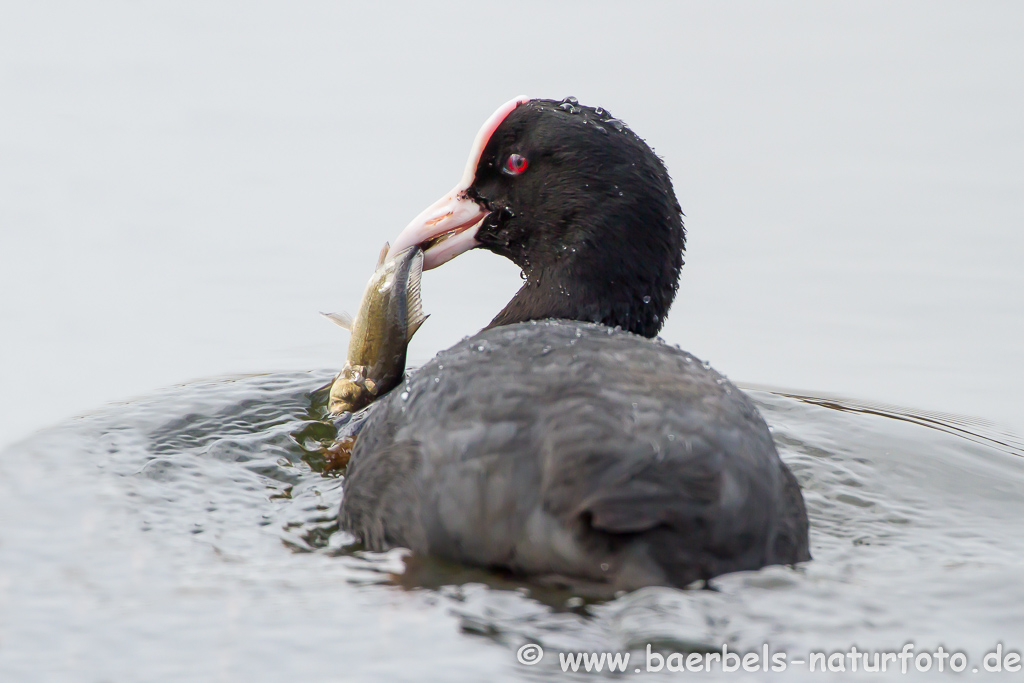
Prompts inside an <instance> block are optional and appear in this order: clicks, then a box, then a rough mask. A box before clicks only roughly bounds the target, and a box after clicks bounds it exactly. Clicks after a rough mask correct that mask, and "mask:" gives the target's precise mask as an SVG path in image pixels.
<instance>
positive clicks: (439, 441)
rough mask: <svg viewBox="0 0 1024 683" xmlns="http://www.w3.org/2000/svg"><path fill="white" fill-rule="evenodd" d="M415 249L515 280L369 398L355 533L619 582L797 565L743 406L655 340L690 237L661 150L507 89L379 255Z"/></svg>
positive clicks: (758, 432)
mask: <svg viewBox="0 0 1024 683" xmlns="http://www.w3.org/2000/svg"><path fill="white" fill-rule="evenodd" d="M412 244H419V245H422V246H423V247H424V249H425V250H426V252H425V268H434V267H436V266H438V265H440V264H442V263H444V262H445V261H447V260H449V259H451V258H454V257H455V256H457V255H458V254H460V253H462V252H464V251H467V250H468V249H472V248H474V247H483V248H485V249H488V250H490V251H493V252H494V253H496V254H500V255H502V256H505V257H506V258H509V259H511V260H512V261H513V262H515V263H516V265H518V266H520V267H521V268H522V269H523V273H524V275H525V278H526V281H525V283H524V284H523V286H522V289H520V290H519V292H518V293H517V294H516V296H515V297H514V298H513V299H512V301H511V302H509V304H508V305H507V306H506V307H505V308H504V310H502V311H501V312H500V313H499V314H498V316H497V317H496V318H495V319H494V321H493V322H492V323H491V324H490V325H489V326H488V328H487V329H485V330H484V331H482V332H480V333H479V334H477V335H476V336H474V337H471V338H469V339H467V340H465V341H463V342H462V343H460V344H457V345H456V346H454V347H453V348H451V349H448V350H447V351H444V352H442V353H440V354H438V356H437V357H436V358H434V359H433V360H432V361H430V362H429V363H427V364H426V365H424V366H423V367H422V368H420V369H419V370H418V371H416V373H415V374H414V375H413V376H412V377H411V378H410V379H408V380H407V381H406V382H405V383H404V384H403V385H400V386H399V387H398V388H396V389H395V390H394V391H392V392H391V393H390V394H389V395H388V396H386V397H385V398H384V399H382V400H381V401H380V402H378V404H376V405H375V406H374V407H373V409H372V413H371V414H370V415H369V417H368V418H367V420H366V422H365V425H364V427H363V430H362V432H361V434H360V437H359V439H358V441H357V443H356V446H355V448H354V450H353V454H352V459H351V461H350V463H349V466H348V472H347V476H346V481H345V497H344V501H343V502H342V505H341V513H340V523H341V526H342V527H343V528H345V529H348V530H349V531H351V532H352V533H354V534H355V535H356V536H358V537H359V538H360V539H361V540H362V541H363V543H364V544H365V545H366V546H367V547H368V548H371V549H385V548H388V547H393V546H402V547H406V548H410V549H412V550H414V551H416V552H418V553H423V554H429V555H433V556H437V557H442V558H446V559H450V560H455V561H458V562H464V563H469V564H475V565H482V566H487V567H496V568H503V569H506V570H511V571H513V572H517V573H522V574H528V575H532V576H535V577H565V578H567V579H571V580H573V581H581V580H582V581H584V582H596V583H600V584H602V585H604V586H606V587H608V588H611V589H615V590H618V589H632V588H637V587H640V586H646V585H675V586H684V585H686V584H689V583H691V582H692V581H695V580H698V579H708V578H711V577H713V576H716V575H718V574H722V573H725V572H730V571H737V570H742V569H756V568H758V567H762V566H764V565H768V564H784V563H794V562H800V561H803V560H807V559H810V554H809V551H808V540H807V513H806V511H805V509H804V502H803V497H802V496H801V493H800V487H799V486H798V484H797V482H796V479H795V478H794V477H793V475H792V474H791V473H790V471H789V470H788V469H787V467H786V466H785V465H784V464H783V463H782V461H781V460H780V459H779V456H778V454H777V453H776V451H775V446H774V444H773V443H772V438H771V435H770V434H769V432H768V428H767V426H766V425H765V423H764V420H763V419H762V418H761V416H760V414H758V412H757V409H756V408H755V407H754V406H753V405H752V404H751V402H750V401H749V400H748V399H747V397H746V396H745V395H744V394H743V393H742V392H741V391H739V390H738V389H737V388H736V387H735V386H734V385H732V384H731V383H730V382H729V381H728V380H727V379H725V378H724V377H722V376H721V375H719V374H718V373H716V372H715V371H714V370H712V369H710V368H709V367H708V366H707V365H705V364H703V363H701V362H700V361H699V360H697V359H696V358H694V357H693V356H691V355H690V354H688V353H686V352H683V351H680V350H678V349H676V348H673V347H671V346H668V345H666V344H665V343H663V342H661V341H659V340H655V339H651V337H654V335H655V334H657V332H658V330H659V329H660V328H661V325H662V323H663V322H664V319H665V315H666V313H667V312H668V309H669V306H670V305H671V303H672V300H673V298H674V297H675V293H676V289H677V282H678V277H679V271H680V268H681V267H682V264H683V249H684V246H685V232H684V229H683V224H682V214H681V212H680V208H679V204H678V202H677V201H676V197H675V194H674V192H673V190H672V184H671V181H670V180H669V177H668V173H667V172H666V170H665V167H664V165H663V164H662V162H661V160H660V159H659V158H658V157H657V156H656V155H655V154H654V153H653V151H652V150H651V149H650V148H649V147H648V146H647V145H646V144H645V143H644V141H643V140H641V139H640V138H639V137H638V136H637V135H636V134H634V133H633V132H632V131H631V130H629V129H628V128H627V127H626V126H625V125H624V124H623V123H622V122H621V121H619V120H617V119H615V118H613V117H612V116H611V115H610V114H609V113H608V112H606V111H604V110H602V109H600V108H591V107H585V106H583V105H580V104H578V103H577V102H576V101H575V100H574V99H573V98H568V99H566V100H564V101H562V102H558V101H553V100H531V99H527V98H517V99H515V100H512V101H511V102H509V103H507V104H505V105H504V106H502V107H501V108H500V109H499V110H498V111H497V112H495V114H494V115H493V116H492V117H491V118H490V119H489V120H488V121H487V122H486V123H485V124H484V126H483V128H482V129H481V130H480V133H479V134H478V135H477V138H476V141H475V143H474V146H473V150H472V152H471V154H470V159H469V162H468V164H467V166H466V171H465V173H464V175H463V178H462V180H461V182H460V183H459V184H458V185H456V187H455V188H454V189H453V190H452V191H451V192H450V193H449V194H448V195H446V196H445V197H443V198H442V199H441V200H439V201H438V202H437V203H435V204H434V205H433V206H431V207H429V208H428V209H427V210H425V211H424V212H423V213H422V214H420V215H419V216H418V217H417V218H416V219H415V220H414V221H413V222H412V223H411V224H410V225H409V226H408V227H407V228H406V229H405V231H403V232H402V234H401V235H399V237H398V239H397V240H396V241H395V244H394V246H393V247H392V253H397V252H398V251H400V250H402V249H404V248H405V247H407V246H410V245H412Z"/></svg>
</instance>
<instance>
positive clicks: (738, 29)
mask: <svg viewBox="0 0 1024 683" xmlns="http://www.w3.org/2000/svg"><path fill="white" fill-rule="evenodd" d="M1022 26H1024V8H1022V7H1021V6H1020V5H1019V4H1017V3H1012V2H1003V3H999V2H993V3H984V4H968V3H943V2H917V3H914V2H905V3H889V2H858V3H828V4H824V3H813V2H807V3H781V4H779V3H773V4H772V5H771V6H768V5H763V4H758V3H685V2H662V3H657V2H651V3H634V4H630V5H629V6H628V7H627V6H624V5H620V4H615V3H604V2H586V3H584V2H560V3H546V2H544V3H530V2H526V3H518V4H517V6H516V7H515V8H512V7H510V6H506V5H503V4H500V3H451V4H438V5H429V4H415V3H408V4H379V5H371V4H366V3H361V4H354V3H347V4H346V3H327V2H319V3H318V2H310V3H301V4H291V3H261V2H257V3H241V2H217V3H172V2H156V3H146V4H144V5H143V4H138V3H130V2H120V3H118V2H98V3H88V4H82V3H59V2H57V3H55V2H46V1H43V2H31V3H4V4H3V5H2V7H0V93H2V98H3V105H2V106H0V231H2V248H0V292H2V294H0V321H2V324H3V330H4V334H3V335H2V337H0V344H2V349H3V351H4V352H3V353H2V354H0V386H2V387H4V390H3V392H2V394H0V400H2V401H3V403H2V405H0V443H3V442H9V441H11V440H13V439H16V438H19V437H23V436H25V435H27V434H28V433H30V432H31V431H32V430H33V429H35V428H37V427H41V426H44V425H47V424H51V423H53V422H55V421H57V420H59V419H61V418H64V417H69V416H72V415H75V414H78V413H80V412H82V411H86V410H89V409H92V408H94V407H96V406H98V405H101V404H103V403H104V402H107V401H112V400H120V399H123V398H126V397H129V396H133V395H139V394H144V393H146V392H148V391H150V390H151V389H153V388H155V387H160V386H166V385H168V384H172V383H176V382H182V381H189V380H192V379H196V378H201V377H208V376H218V375H222V374H224V373H231V372H256V371H269V370H299V369H309V368H322V367H334V366H337V365H338V363H339V362H340V360H341V357H342V354H343V353H344V345H345V343H346V338H345V336H344V334H343V333H341V332H339V331H338V330H337V329H334V328H333V326H331V325H329V324H327V323H325V322H324V321H323V320H322V319H320V318H319V316H318V315H317V312H318V311H321V310H327V311H330V310H336V309H338V308H345V307H348V308H353V307H355V305H356V302H357V301H358V298H359V295H360V293H361V290H362V287H363V284H364V283H365V281H366V279H367V277H368V275H369V272H370V270H371V269H372V265H373V263H374V258H375V256H376V254H377V251H378V250H379V249H380V246H381V244H382V243H383V242H384V240H386V239H389V238H392V237H394V235H395V234H397V232H398V231H399V230H400V229H401V228H402V227H404V226H405V224H406V223H407V222H408V221H409V220H410V219H411V218H412V217H413V216H415V215H416V214H417V213H418V212H419V211H420V210H421V209H422V208H423V207H425V206H427V205H428V204H429V203H430V202H432V201H433V200H434V199H436V198H437V197H439V196H440V195H441V194H443V193H444V192H446V191H447V190H448V189H449V188H450V187H451V186H452V185H454V184H455V182H456V181H457V180H458V178H459V176H460V175H461V170H462V166H463V165H464V163H465V157H466V154H467V153H468V150H469V146H470V143H471V142H472V139H473V135H474V134H475V133H476V130H477V128H478V127H479V126H480V125H481V123H482V122H483V120H484V119H485V118H486V117H487V116H488V115H489V114H490V113H491V112H492V111H493V110H494V109H495V108H496V107H497V106H498V105H499V104H501V103H502V102H505V101H506V100H508V99H509V98H511V97H513V96H515V95H518V94H528V95H534V96H542V97H563V96H565V95H570V94H572V95H575V96H577V97H579V98H580V101H582V102H585V103H589V104H592V105H601V106H603V107H606V108H608V109H609V110H611V111H612V112H614V113H615V115H616V116H619V117H620V118H622V119H623V120H625V121H626V122H627V123H628V124H629V125H630V126H632V127H633V128H634V129H635V130H636V131H637V132H638V133H639V134H640V135H642V136H643V137H645V138H646V139H647V140H648V141H649V142H650V143H651V144H652V145H653V146H654V148H655V150H656V151H657V152H658V153H659V154H660V155H661V156H663V157H664V159H665V161H666V163H667V165H668V168H669V170H670V172H671V173H672V176H673V178H674V180H675V183H676V188H677V193H678V195H679V200H680V202H681V204H682V206H683V210H684V212H685V213H686V215H687V219H686V224H687V227H688V229H689V248H688V256H687V265H686V267H685V268H684V271H683V276H682V280H681V290H680V294H679V298H678V301H677V303H676V305H675V307H674V308H673V309H672V313H671V315H670V316H669V319H668V324H667V325H666V327H665V330H664V334H663V336H664V337H665V338H666V339H668V340H670V341H672V342H676V343H679V344H680V345H681V346H683V348H685V349H687V350H689V351H691V352H693V353H695V354H697V355H699V356H701V357H704V358H708V359H709V360H711V362H712V363H713V364H714V365H715V367H717V368H719V369H720V370H721V371H722V372H724V373H726V374H727V375H729V376H730V377H732V378H734V379H737V380H742V381H746V382H754V383H761V384H768V385H772V386H783V387H796V388H799V389H804V390H813V391H818V392H833V393H838V394H842V395H847V396H858V397H862V398H867V399H872V400H879V401H888V402H890V403H897V404H901V405H910V406H915V407H919V408H929V409H936V410H942V411H946V412H951V413H963V414H968V415H977V416H980V417H985V418H988V419H991V420H997V421H1001V422H1003V423H1007V424H1010V425H1011V426H1015V427H1017V428H1021V427H1024V394H1022V391H1024V390H1022V388H1021V384H1022V382H1021V380H1022V379H1024V353H1022V352H1021V344H1020V342H1019V340H1020V339H1021V338H1022V337H1024V315H1022V314H1024V268H1022V267H1021V265H1020V264H1021V263H1022V262H1024V230H1022V226H1024V201H1022V196H1024V126H1022V125H1021V123H1020V122H1021V121H1022V120H1024V89H1022V88H1021V87H1020V84H1021V83H1022V82H1024V47H1022V43H1021V40H1020V29H1021V27H1022ZM517 274H518V273H517V271H516V269H515V268H514V266H512V265H511V264H510V263H508V262H506V261H504V260H503V259H500V258H497V257H494V256H492V255H490V254H486V253H471V254H468V255H466V256H463V257H461V258H459V259H457V260H456V261H454V262H452V263H451V264H449V265H447V266H446V267H445V268H442V269H440V270H438V271H435V272H432V273H430V274H428V277H427V279H426V281H425V285H424V303H425V306H426V307H427V309H428V311H429V312H430V313H431V318H430V320H429V321H428V322H427V323H426V325H425V326H424V327H423V329H422V330H421V331H420V332H419V334H418V335H417V336H416V338H415V341H414V344H413V348H412V356H413V360H414V361H422V360H425V359H427V358H430V357H431V356H433V355H434V353H436V352H437V351H438V350H439V349H442V348H446V347H447V346H449V345H451V344H452V343H453V342H454V341H456V340H458V339H461V338H462V337H463V336H464V335H466V334H470V333H472V332H473V331H474V330H476V329H479V328H480V327H481V326H483V325H484V324H486V323H487V321H489V320H490V317H491V316H492V315H493V314H494V313H495V312H496V311H497V310H499V309H500V307H501V306H502V305H503V304H504V302H505V301H507V300H508V298H509V297H510V296H511V295H512V293H513V292H514V291H515V289H516V287H517V286H518V284H519V280H518V278H517Z"/></svg>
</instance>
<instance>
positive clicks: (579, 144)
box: [391, 98, 685, 337]
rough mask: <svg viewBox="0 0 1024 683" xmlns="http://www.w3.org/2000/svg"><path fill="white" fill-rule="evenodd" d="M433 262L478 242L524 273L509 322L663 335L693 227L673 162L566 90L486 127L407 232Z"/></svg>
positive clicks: (507, 109) (401, 242) (403, 239)
mask: <svg viewBox="0 0 1024 683" xmlns="http://www.w3.org/2000/svg"><path fill="white" fill-rule="evenodd" d="M414 244H417V245H420V246H422V247H423V249H424V250H425V261H424V268H425V269H430V268H436V267H437V266H439V265H441V264H442V263H445V262H447V261H449V260H450V259H452V258H454V257H456V256H458V255H459V254H461V253H463V252H465V251H468V250H469V249H473V248H476V247H481V248H484V249H488V250H490V251H493V252H494V253H496V254H500V255H502V256H505V257H506V258H509V259H511V260H512V261H513V262H514V263H516V265H518V266H519V267H520V268H522V269H523V273H524V275H525V278H526V282H525V283H524V285H523V288H522V289H521V290H520V292H519V293H518V294H517V295H516V296H515V298H513V300H512V301H511V302H510V303H509V305H508V306H506V308H505V309H504V310H503V311H502V312H501V313H500V314H499V315H498V317H497V318H495V320H494V322H493V323H492V326H493V325H502V324H508V323H513V322H521V321H526V320H536V319H542V318H568V319H573V320H582V321H590V322H598V323H603V324H606V325H609V326H616V325H618V326H620V327H622V328H623V329H626V330H630V331H632V332H635V333H637V334H642V335H645V336H648V337H651V336H654V335H655V334H657V332H658V330H659V329H660V328H661V326H662V323H663V322H664V320H665V315H666V313H667V312H668V308H669V306H670V305H671V304H672V299H673V298H674V297H675V293H676V289H677V286H678V284H677V283H678V279H679V270H680V268H681V267H682V265H683V250H684V247H685V231H684V229H683V223H682V213H681V211H680V208H679V203H678V202H677V201H676V196H675V193H674V192H673V190H672V182H671V180H670V179H669V176H668V172H667V171H666V170H665V166H664V164H663V163H662V162H661V160H660V159H659V158H658V157H657V156H656V155H655V154H654V152H653V151H652V150H651V148H650V147H648V146H647V144H646V143H645V142H644V141H643V140H641V139H640V137H638V136H637V135H636V134H635V133H633V132H632V131H631V130H630V129H629V128H627V127H626V126H625V125H624V124H623V123H622V122H621V121H619V120H618V119H615V118H614V117H612V115H611V114H610V113H608V112H607V111H605V110H603V109H601V108H600V107H596V108H594V107H586V106H583V105H581V104H579V103H577V102H576V100H575V99H574V98H567V99H566V100H563V101H561V102H559V101H555V100H534V99H527V98H517V99H515V100H512V101H511V102H508V103H506V104H505V105H503V106H502V107H501V108H499V109H498V111H496V112H495V113H494V114H493V115H492V116H491V118H490V119H488V120H487V122H486V123H485V124H484V126H483V128H481V129H480V132H479V133H478V134H477V137H476V141H475V142H474V145H473V149H472V151H471V153H470V157H469V161H468V163H467V164H466V170H465V173H464V174H463V177H462V180H461V181H460V182H459V184H458V185H456V186H455V187H454V188H453V189H452V191H451V192H449V193H448V194H447V195H445V196H444V197H442V198H441V199H440V200H439V201H437V202H436V203H434V204H433V205H432V206H430V207H428V208H427V209H426V210H425V211H423V213H421V214H420V215H419V216H417V217H416V219H415V220H413V222H412V223H410V224H409V226H408V227H407V228H406V229H405V230H404V231H403V232H402V233H401V234H400V235H399V236H398V238H397V239H396V240H395V243H394V246H392V248H391V253H392V254H396V253H398V252H399V251H401V250H402V249H405V248H406V247H409V246H412V245H414Z"/></svg>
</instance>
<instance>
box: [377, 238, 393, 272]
mask: <svg viewBox="0 0 1024 683" xmlns="http://www.w3.org/2000/svg"><path fill="white" fill-rule="evenodd" d="M389 249H391V244H390V243H389V242H385V243H384V247H383V248H382V249H381V250H380V256H378V257H377V267H378V268H380V267H381V266H383V265H384V259H386V258H387V257H388V250H389Z"/></svg>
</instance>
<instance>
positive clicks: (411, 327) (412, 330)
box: [406, 313, 430, 339]
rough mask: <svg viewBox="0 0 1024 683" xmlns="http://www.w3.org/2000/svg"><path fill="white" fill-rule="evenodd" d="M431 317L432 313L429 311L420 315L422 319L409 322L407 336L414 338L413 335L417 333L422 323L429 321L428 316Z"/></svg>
mask: <svg viewBox="0 0 1024 683" xmlns="http://www.w3.org/2000/svg"><path fill="white" fill-rule="evenodd" d="M429 317H430V314H429V313H428V314H427V315H423V316H420V319H419V320H417V321H416V322H413V323H410V324H409V329H408V331H407V332H406V338H407V339H412V335H414V334H416V330H418V329H420V325H422V324H423V323H425V322H427V318H429Z"/></svg>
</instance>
